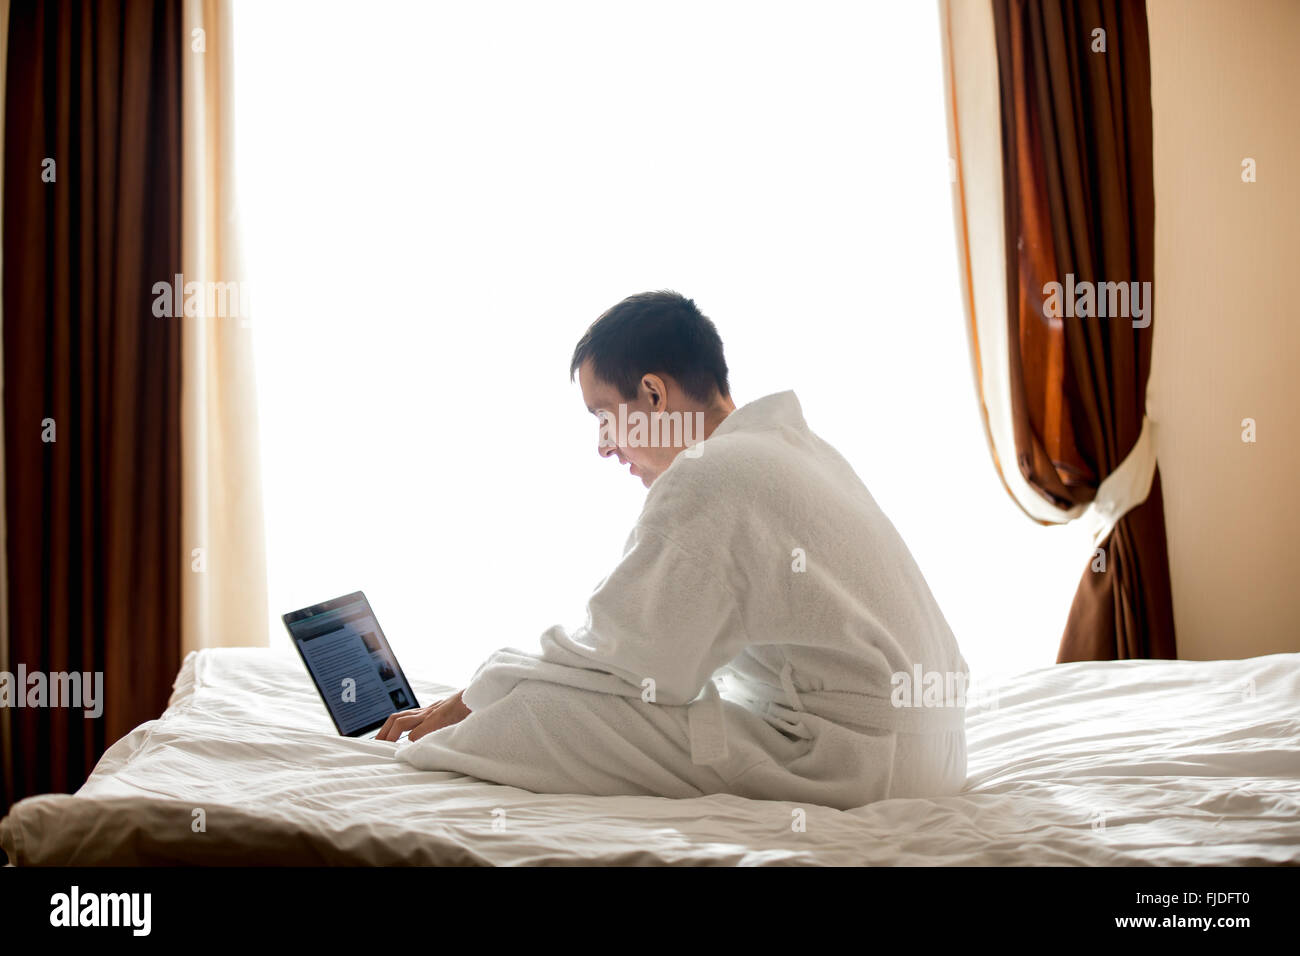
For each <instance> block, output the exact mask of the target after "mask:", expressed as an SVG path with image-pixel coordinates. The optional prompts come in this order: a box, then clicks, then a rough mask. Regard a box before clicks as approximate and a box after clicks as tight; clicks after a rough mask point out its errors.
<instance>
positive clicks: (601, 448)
mask: <svg viewBox="0 0 1300 956" xmlns="http://www.w3.org/2000/svg"><path fill="white" fill-rule="evenodd" d="M596 451H597V453H599V455H600V457H601V458H608V457H609V456H610V455H618V458H619V461H622V460H623V453H622V452H620V451H619V450H618V445H617V444H615V443H614V442H612V441H611V442H603V441H602V442H598V443H597V444H596Z"/></svg>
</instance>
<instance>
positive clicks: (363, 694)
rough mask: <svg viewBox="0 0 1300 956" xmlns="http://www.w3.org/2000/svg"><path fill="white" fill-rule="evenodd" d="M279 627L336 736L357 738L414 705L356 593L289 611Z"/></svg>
mask: <svg viewBox="0 0 1300 956" xmlns="http://www.w3.org/2000/svg"><path fill="white" fill-rule="evenodd" d="M284 624H285V627H287V628H288V629H289V636H290V637H291V638H292V639H293V643H294V646H296V647H297V648H298V653H300V654H301V655H302V659H303V662H304V663H305V664H306V665H307V670H308V671H309V672H310V673H311V676H312V679H313V680H314V681H315V682H316V689H317V690H318V691H320V695H321V698H322V699H323V700H324V701H325V707H326V709H327V710H328V711H329V712H330V716H331V717H332V718H334V725H335V726H336V727H337V728H338V731H339V733H340V734H343V735H344V736H347V737H356V736H360V735H361V734H364V733H367V732H369V731H371V730H374V729H376V728H378V727H381V726H383V723H384V721H385V720H387V719H388V717H389V715H391V714H392V713H394V712H395V711H399V710H409V709H410V708H412V707H418V706H419V703H418V702H417V701H416V699H415V692H414V691H413V690H411V685H410V684H409V683H407V680H406V675H405V674H403V673H402V669H401V667H399V666H398V664H397V658H396V657H394V656H393V650H392V648H390V647H389V646H388V639H387V638H385V637H384V632H383V631H382V630H380V628H379V622H378V621H377V620H376V619H375V612H374V611H372V610H371V609H370V602H369V601H367V600H366V596H365V594H364V593H362V592H361V591H356V592H354V593H352V594H347V595H344V596H343V597H338V598H334V599H333V600H331V601H326V602H324V603H323V604H314V605H312V606H311V607H305V608H302V609H301V610H298V611H290V612H289V613H288V614H286V615H284Z"/></svg>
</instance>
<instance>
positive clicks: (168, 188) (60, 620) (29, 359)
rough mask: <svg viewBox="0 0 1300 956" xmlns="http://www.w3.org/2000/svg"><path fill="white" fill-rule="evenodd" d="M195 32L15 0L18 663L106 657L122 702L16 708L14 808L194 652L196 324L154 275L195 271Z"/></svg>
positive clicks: (56, 665) (117, 724) (46, 787)
mask: <svg viewBox="0 0 1300 956" xmlns="http://www.w3.org/2000/svg"><path fill="white" fill-rule="evenodd" d="M185 49H186V47H185V46H183V40H182V29H181V16H180V7H179V3H178V2H171V0H160V2H132V0H116V2H114V0H84V2H72V0H46V2H42V0H34V2H33V0H15V2H14V3H13V4H12V9H11V11H10V31H9V46H8V73H7V83H6V103H5V126H4V150H5V156H4V207H5V209H4V260H3V263H4V312H3V316H4V328H3V349H4V351H3V354H4V439H5V461H6V470H7V474H6V477H7V481H6V485H5V506H6V509H7V517H8V540H7V557H8V562H7V564H8V574H9V581H8V597H9V607H8V609H7V610H8V614H9V654H8V661H7V662H6V664H7V668H6V669H7V670H9V671H11V672H12V671H14V670H15V668H16V667H17V666H18V665H20V664H21V665H24V666H25V667H26V669H27V670H28V671H29V672H30V671H37V670H39V671H45V672H68V671H79V672H96V671H99V672H102V673H103V686H104V705H103V715H102V716H101V717H99V718H98V719H89V718H86V717H85V716H84V715H83V712H82V711H80V710H69V709H53V708H40V709H36V708H23V709H14V710H11V711H10V716H11V718H12V719H11V721H10V728H11V730H10V734H11V740H10V741H9V742H10V744H11V745H12V747H13V752H14V760H13V765H14V774H13V779H12V780H7V781H6V793H5V795H4V796H5V803H6V806H7V805H8V804H9V803H10V802H12V801H14V800H16V799H18V798H21V797H23V796H26V795H29V794H33V793H37V792H45V791H68V790H72V789H75V788H76V787H77V786H78V785H79V784H80V783H81V782H82V781H83V780H84V778H85V777H86V775H87V774H88V773H89V771H90V770H91V769H92V767H93V766H94V763H95V761H96V760H97V759H98V757H99V755H100V754H101V753H102V752H103V750H104V749H105V748H106V747H107V746H108V745H109V744H111V743H112V742H113V741H115V740H116V739H117V738H119V737H120V736H122V735H123V734H124V733H126V732H127V731H129V730H131V729H132V728H133V727H135V726H136V725H137V724H139V723H141V722H142V721H145V720H149V719H151V718H153V717H156V716H158V714H159V713H160V711H161V710H162V709H163V707H164V706H165V704H166V701H167V698H168V695H169V693H170V688H171V681H172V679H173V677H174V676H175V673H176V671H177V668H178V666H179V656H180V654H179V648H180V643H179V639H178V634H179V630H180V590H181V589H180V574H181V573H182V570H183V569H184V568H186V567H187V566H188V552H187V551H185V550H183V549H182V547H181V540H180V538H181V535H180V520H181V505H180V499H181V472H180V463H181V457H180V456H181V448H180V421H179V416H180V400H179V396H180V348H181V328H180V326H179V324H178V323H177V321H176V320H174V319H169V318H160V317H157V316H155V315H154V314H153V301H154V294H153V292H152V286H153V284H154V283H155V282H160V281H170V279H171V277H172V276H173V275H174V274H175V273H178V272H180V271H181V255H180V253H181V75H180V70H181V65H182V64H181V57H182V54H183V51H184V50H185ZM46 159H51V160H53V161H54V163H55V166H54V177H55V178H54V181H53V182H45V181H43V179H42V172H43V169H47V168H48V167H47V166H45V165H44V163H45V160H46ZM47 420H52V421H53V426H52V427H53V429H54V431H53V437H54V439H55V440H54V441H47V440H45V438H47V437H49V428H50V425H49V422H48V421H47Z"/></svg>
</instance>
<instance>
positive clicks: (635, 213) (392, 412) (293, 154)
mask: <svg viewBox="0 0 1300 956" xmlns="http://www.w3.org/2000/svg"><path fill="white" fill-rule="evenodd" d="M236 36H237V44H236V50H237V53H236V55H237V71H236V77H237V84H238V88H237V95H238V102H237V112H236V115H237V123H238V129H237V137H236V138H237V143H238V153H239V167H238V168H239V175H240V184H241V198H242V206H243V214H244V217H245V221H246V228H245V234H246V258H247V263H248V271H249V274H250V278H251V280H252V283H253V289H254V290H255V291H254V294H255V299H256V307H255V309H254V311H253V314H254V316H255V318H254V322H253V325H254V341H255V345H256V350H257V360H258V380H259V398H260V409H261V415H262V422H263V427H262V436H263V438H262V441H263V462H264V473H265V484H266V510H267V532H268V549H269V550H268V561H269V568H270V601H271V611H272V614H273V615H278V613H280V612H283V611H285V610H288V609H291V608H294V607H298V606H301V605H303V604H307V603H311V602H314V601H317V600H321V599H323V598H326V597H331V596H334V595H336V594H339V593H342V592H345V591H348V590H352V589H355V588H364V589H365V590H366V592H367V593H368V594H369V595H370V597H371V599H372V601H373V603H374V604H375V608H376V610H377V612H378V614H379V617H380V620H381V622H382V623H383V624H384V627H385V630H386V631H387V633H388V636H389V638H390V640H391V641H392V642H393V644H394V647H395V648H396V650H397V653H398V654H399V655H400V656H401V657H402V659H403V660H404V661H409V667H410V669H412V670H415V671H417V672H418V673H423V674H426V675H428V676H430V677H435V678H437V679H440V680H445V681H447V682H458V681H463V680H465V679H466V678H467V677H468V676H469V675H470V674H471V673H472V671H473V669H474V667H475V666H476V665H477V664H478V662H479V661H480V660H481V659H482V658H483V657H484V656H485V655H486V654H487V653H488V652H490V651H491V650H493V649H495V648H497V647H502V646H511V645H513V646H517V647H523V648H532V647H535V646H536V641H537V636H538V635H539V634H540V633H541V631H542V630H543V629H544V628H545V627H546V626H548V625H550V624H552V623H565V624H575V623H579V622H580V621H581V617H582V609H583V603H584V601H585V599H586V596H587V594H588V593H589V592H590V590H591V588H592V587H593V586H594V585H595V584H596V583H597V581H599V579H600V578H601V577H603V576H604V574H605V573H606V572H607V571H608V570H609V569H610V568H611V567H612V565H613V563H614V562H615V561H616V560H617V559H618V556H619V554H620V552H621V548H622V544H623V541H624V538H625V537H626V534H627V532H628V530H629V529H630V527H631V525H632V523H633V522H634V520H635V517H636V514H637V511H638V509H639V507H640V503H641V501H642V499H643V496H644V491H643V489H642V487H641V485H640V483H639V482H636V481H634V480H632V479H630V478H628V476H627V475H626V474H624V473H620V472H619V470H618V469H617V468H616V467H615V466H614V465H613V464H611V463H609V462H606V461H602V460H600V459H599V458H598V457H597V455H596V438H597V425H596V421H595V419H593V418H592V417H591V416H590V415H588V414H587V412H586V411H585V409H584V408H583V407H582V403H581V400H580V398H579V395H578V392H577V389H576V386H574V385H571V384H570V383H569V381H568V375H567V371H568V359H569V355H570V352H571V349H572V347H573V344H574V342H575V341H576V340H577V337H578V336H579V335H580V334H581V332H582V331H583V329H584V328H585V327H586V326H587V324H588V323H589V322H590V321H591V320H592V319H594V318H595V317H596V316H597V315H599V314H600V312H602V311H603V310H604V309H605V308H607V307H609V306H610V305H613V304H614V303H615V302H617V301H618V300H620V299H621V298H623V297H624V296H626V295H629V294H631V293H633V292H641V291H645V290H647V289H658V288H673V289H676V290H678V291H680V292H682V293H684V294H685V295H688V296H691V297H693V298H694V299H695V301H696V303H697V304H698V305H699V306H700V307H701V308H702V309H703V310H704V312H705V313H706V314H707V315H709V316H710V317H711V318H712V319H713V320H714V321H715V322H716V323H717V325H718V328H719V330H720V332H721V334H722V337H723V341H724V342H725V344H726V347H727V356H728V360H729V362H730V364H731V367H732V375H733V377H732V382H733V395H734V397H735V399H736V401H737V402H738V403H743V402H745V401H748V400H750V399H753V398H756V397H759V396H761V395H764V394H767V393H769V392H772V391H777V390H780V389H785V388H793V389H795V391H796V393H797V394H798V395H799V398H800V400H801V401H802V403H803V406H804V411H805V414H806V417H807V419H808V421H809V423H810V425H811V426H812V427H813V429H814V430H816V431H818V432H819V433H820V434H821V435H822V436H823V437H824V438H826V439H827V440H828V441H830V442H831V443H832V444H833V445H835V446H836V447H838V448H839V450H840V451H841V452H842V453H843V454H844V455H845V456H846V457H847V458H848V459H849V460H850V461H851V462H852V463H853V464H854V466H855V467H856V468H857V469H858V472H859V474H861V476H862V477H863V479H864V480H865V481H866V483H867V485H868V487H869V488H870V489H871V491H872V493H873V494H874V495H875V497H876V498H877V500H878V501H879V502H880V503H881V505H882V507H884V509H885V511H886V512H887V513H888V514H889V515H890V517H891V518H892V519H893V520H894V522H895V524H896V525H897V526H898V528H899V530H900V531H901V532H902V534H903V536H904V538H905V539H906V540H907V542H908V543H909V545H910V546H911V548H912V550H913V552H914V554H915V555H916V557H917V560H918V561H919V563H920V565H921V567H922V569H923V570H924V572H925V573H926V575H927V577H928V579H929V581H930V584H931V586H932V588H933V590H934V592H935V594H936V596H937V597H938V600H939V602H940V604H941V605H942V607H943V609H944V611H945V613H946V614H947V616H948V618H949V621H950V622H951V624H952V626H953V629H954V630H955V631H956V633H957V635H958V638H959V640H960V642H961V644H962V647H963V650H964V651H965V652H966V655H967V658H968V660H969V661H970V663H971V664H972V666H973V667H975V668H976V669H977V670H980V671H983V672H986V673H987V672H992V671H997V670H1004V669H1019V668H1024V667H1028V666H1034V665H1040V664H1041V665H1048V664H1050V663H1052V661H1053V660H1054V659H1055V654H1056V648H1057V643H1058V640H1059V637H1060V632H1061V626H1062V625H1063V623H1064V619H1065V614H1066V610H1067V609H1068V607H1069V604H1070V596H1071V595H1072V594H1073V592H1074V588H1075V586H1076V584H1077V581H1078V575H1079V573H1080V572H1081V570H1082V568H1083V567H1084V564H1085V562H1086V560H1087V557H1088V555H1089V553H1090V549H1089V546H1088V542H1087V537H1086V533H1085V532H1084V531H1082V530H1081V529H1073V528H1070V527H1068V526H1067V527H1065V528H1044V527H1040V526H1037V525H1035V524H1033V523H1031V522H1030V521H1028V520H1027V519H1026V518H1025V517H1024V515H1023V514H1021V513H1020V511H1019V510H1018V509H1017V508H1016V507H1015V505H1014V504H1013V503H1012V502H1011V501H1010V500H1009V499H1008V498H1007V496H1006V494H1005V493H1004V492H1003V491H1002V489H1001V487H1000V485H999V483H998V479H997V476H996V474H995V473H994V471H993V467H992V465H991V463H990V461H989V456H988V452H987V449H986V447H985V444H984V435H983V432H982V425H981V421H980V417H979V413H978V410H977V407H976V399H975V392H974V387H973V385H972V382H971V370H970V360H969V351H968V348H967V344H966V338H965V331H964V327H963V323H964V315H963V311H962V304H961V299H960V290H959V283H958V272H957V263H956V253H955V241H954V236H953V222H952V206H951V193H950V185H949V178H948V177H949V170H948V147H947V137H946V130H945V109H944V98H943V86H942V83H943V69H942V61H941V46H940V40H939V33H938V16H937V12H936V10H935V8H934V7H933V6H932V5H931V4H912V3H906V4H880V5H874V4H873V5H868V4H862V3H859V2H851V3H849V2H846V3H826V2H819V3H807V4H800V5H799V6H798V8H797V9H795V8H792V7H790V6H789V5H788V4H780V5H777V4H764V3H754V2H744V3H708V4H700V3H674V2H656V3H653V4H650V3H646V4H636V5H633V4H610V3H600V2H588V3H573V2H552V3H546V4H532V3H522V2H510V3H501V2H481V3H474V4H449V3H434V4H428V3H412V4H398V3H387V2H383V3H373V4H368V5H366V6H365V8H364V10H362V9H361V8H357V7H356V6H354V5H352V4H341V3H340V4H329V3H316V2H312V3H285V2H282V3H276V4H261V3H241V4H240V5H238V6H237V9H236ZM1026 582H1032V585H1031V586H1027V584H1026ZM274 628H275V631H273V643H280V644H287V641H286V640H285V639H284V637H283V636H282V635H283V628H282V627H281V626H280V625H279V623H278V620H277V621H275V623H274ZM277 635H279V636H277Z"/></svg>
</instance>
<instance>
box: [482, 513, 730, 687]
mask: <svg viewBox="0 0 1300 956" xmlns="http://www.w3.org/2000/svg"><path fill="white" fill-rule="evenodd" d="M719 570H720V569H718V568H717V567H716V566H713V567H710V566H709V565H707V564H706V563H705V562H703V561H702V560H700V559H699V558H698V557H697V556H696V555H695V554H694V553H693V552H692V551H691V550H690V549H688V548H686V547H683V546H682V545H679V544H678V543H676V542H675V541H674V540H672V539H670V538H669V537H668V536H667V535H666V534H665V533H663V532H661V531H659V530H656V529H654V528H651V527H648V526H646V525H645V524H638V525H637V527H636V528H635V529H633V532H632V534H631V536H630V537H629V539H628V546H627V548H626V550H625V552H624V555H623V559H622V561H620V562H619V564H618V566H617V567H616V568H615V569H614V570H613V571H612V572H611V573H610V575H609V576H608V577H607V578H605V580H604V581H602V582H601V584H600V585H599V587H597V589H596V591H595V593H594V594H593V595H592V596H591V599H590V600H589V601H588V602H587V621H586V624H585V625H584V626H582V627H580V628H578V629H577V630H575V631H573V632H572V633H568V632H566V631H565V630H564V629H563V628H560V627H553V628H551V629H550V630H548V631H546V632H545V633H544V634H543V635H542V638H541V645H542V651H541V654H540V655H536V654H528V653H525V652H522V651H518V650H514V649H506V650H502V651H498V652H497V653H496V654H494V655H493V656H492V657H491V658H489V659H488V660H487V661H486V662H485V663H484V664H483V665H482V666H481V667H480V668H479V670H478V672H477V673H476V674H475V675H474V678H473V680H471V682H470V684H469V686H468V687H466V689H465V693H464V697H463V700H464V702H465V705H466V706H467V707H469V708H470V709H471V710H475V709H478V708H481V707H485V706H487V705H488V704H490V703H492V702H494V701H496V700H499V699H500V698H501V697H503V696H505V695H506V694H507V693H509V692H510V690H511V689H513V688H514V686H515V685H516V684H517V683H518V682H519V681H521V680H526V679H533V680H537V679H540V680H548V681H553V682H555V683H561V684H569V685H572V686H575V687H582V688H585V689H588V690H600V691H604V692H606V693H614V694H621V695H624V696H636V697H643V696H644V697H645V699H647V700H652V701H654V702H655V703H660V704H688V703H690V702H691V701H693V700H694V699H695V698H696V697H697V696H698V695H699V693H700V691H701V690H702V689H703V687H704V685H705V683H706V682H707V681H708V680H709V679H710V678H711V677H712V676H713V673H714V672H715V671H716V670H717V669H718V668H720V667H721V666H723V665H724V664H726V663H728V662H729V661H731V660H732V659H734V658H735V657H736V655H737V654H738V653H739V652H740V651H741V649H742V648H743V647H744V646H745V644H746V643H747V637H746V634H745V629H744V624H743V622H742V621H741V616H740V609H739V607H738V604H737V601H736V598H735V595H734V594H733V593H732V590H731V588H729V587H728V586H727V585H726V584H725V583H724V582H723V581H722V580H720V578H719V577H718V572H719ZM643 691H644V692H645V693H644V694H643Z"/></svg>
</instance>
